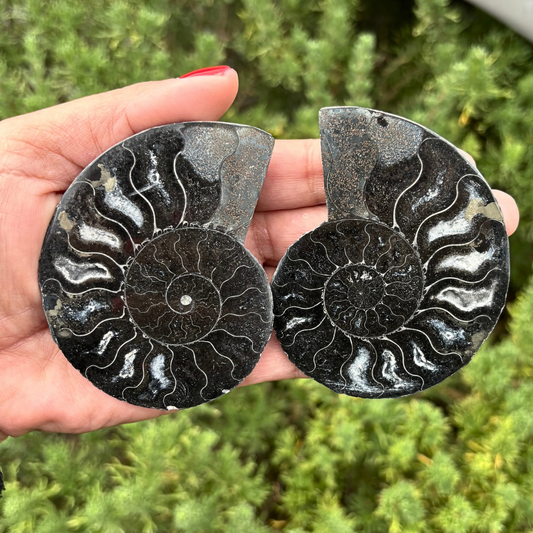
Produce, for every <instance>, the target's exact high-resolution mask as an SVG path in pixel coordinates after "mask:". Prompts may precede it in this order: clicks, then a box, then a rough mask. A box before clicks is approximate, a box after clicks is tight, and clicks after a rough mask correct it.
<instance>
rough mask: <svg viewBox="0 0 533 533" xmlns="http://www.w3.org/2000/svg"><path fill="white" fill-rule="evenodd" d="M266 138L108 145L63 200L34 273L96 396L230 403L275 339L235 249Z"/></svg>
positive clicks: (243, 129)
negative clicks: (224, 397) (227, 398)
mask: <svg viewBox="0 0 533 533" xmlns="http://www.w3.org/2000/svg"><path fill="white" fill-rule="evenodd" d="M272 148H273V138H272V137H271V136H270V135H269V134H267V133H265V132H263V131H261V130H258V129H256V128H252V127H249V126H240V125H236V124H235V125H234V124H226V123H214V122H191V123H182V124H172V125H168V126H162V127H159V128H153V129H150V130H147V131H145V132H142V133H139V134H137V135H135V136H133V137H130V138H129V139H127V140H125V141H124V142H122V143H120V144H118V145H116V146H115V147H113V148H111V149H110V150H108V151H107V152H105V153H104V154H103V155H102V156H100V157H99V158H98V159H97V160H95V161H94V162H93V163H92V164H91V165H89V166H88V167H87V168H86V169H85V170H84V171H83V172H82V173H81V174H80V175H79V176H78V177H77V178H76V179H75V180H74V182H73V183H72V185H71V186H70V187H69V189H68V190H67V192H66V193H65V194H64V196H63V198H62V200H61V203H60V204H59V206H58V208H57V210H56V213H55V215H54V217H53V219H52V221H51V223H50V226H49V228H48V232H47V235H46V238H45V241H44V244H43V249H42V252H41V259H40V264H39V283H40V286H41V293H42V298H43V306H44V310H45V314H46V318H47V320H48V323H49V326H50V330H51V333H52V336H53V338H54V340H55V341H56V343H57V344H58V346H59V348H60V349H61V350H62V351H63V353H64V354H65V356H66V357H67V358H68V359H69V361H70V362H71V363H72V364H73V365H74V366H75V367H76V368H77V369H78V370H79V371H80V372H81V373H82V374H83V375H84V376H85V377H86V378H87V379H89V380H90V381H91V382H92V383H93V384H94V385H96V386H97V387H99V388H100V389H102V390H103V391H105V392H106V393H108V394H110V395H112V396H114V397H116V398H118V399H121V400H125V401H127V402H129V403H132V404H135V405H141V406H144V407H152V408H158V409H178V408H184V407H191V406H194V405H197V404H200V403H203V402H206V401H209V400H212V399H214V398H217V397H218V396H220V395H222V394H225V393H227V392H229V391H230V390H231V389H232V388H233V387H235V386H236V385H238V384H239V383H240V382H241V381H242V380H243V379H244V377H246V376H247V375H248V374H249V373H250V372H251V371H252V369H253V368H254V366H255V365H256V363H257V362H258V360H259V357H260V354H261V352H262V350H263V348H264V346H265V344H266V343H267V341H268V339H269V337H270V334H271V327H272V298H271V293H270V289H269V286H268V280H267V278H266V275H265V272H264V270H263V269H262V268H261V266H260V265H259V264H258V263H257V261H256V260H255V258H254V257H253V256H252V255H251V254H250V253H249V252H248V251H247V250H246V249H245V248H244V246H243V242H244V237H245V235H246V231H247V230H248V226H249V224H250V220H251V217H252V215H253V211H254V208H255V205H256V203H257V199H258V196H259V192H260V189H261V185H262V182H263V179H264V177H265V173H266V169H267V166H268V162H269V160H270V155H271V152H272Z"/></svg>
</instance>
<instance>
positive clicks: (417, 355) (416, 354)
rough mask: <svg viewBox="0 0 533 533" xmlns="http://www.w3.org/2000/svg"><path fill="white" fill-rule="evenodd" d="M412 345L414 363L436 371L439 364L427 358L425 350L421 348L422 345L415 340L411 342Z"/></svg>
mask: <svg viewBox="0 0 533 533" xmlns="http://www.w3.org/2000/svg"><path fill="white" fill-rule="evenodd" d="M411 346H412V348H413V362H414V364H415V365H417V366H420V367H422V368H425V369H426V370H429V371H430V372H436V371H437V366H436V365H434V364H433V363H431V362H430V361H428V360H427V359H426V357H425V355H424V352H423V351H422V350H421V349H420V347H419V346H418V345H417V344H415V343H414V342H411Z"/></svg>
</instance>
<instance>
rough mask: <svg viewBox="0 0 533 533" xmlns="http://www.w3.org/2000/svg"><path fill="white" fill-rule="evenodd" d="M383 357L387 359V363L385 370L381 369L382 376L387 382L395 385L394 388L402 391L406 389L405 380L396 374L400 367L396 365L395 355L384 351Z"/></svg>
mask: <svg viewBox="0 0 533 533" xmlns="http://www.w3.org/2000/svg"><path fill="white" fill-rule="evenodd" d="M382 355H383V358H384V359H385V362H384V364H383V368H382V369H381V375H382V376H383V377H384V378H385V379H386V380H388V381H392V382H393V383H394V385H393V388H395V389H401V388H403V387H405V385H406V383H404V380H403V379H402V378H401V377H400V376H398V374H396V370H397V369H398V365H397V363H396V359H395V358H394V354H393V353H392V352H391V351H390V350H383V352H382Z"/></svg>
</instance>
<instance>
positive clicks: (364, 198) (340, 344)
mask: <svg viewBox="0 0 533 533" xmlns="http://www.w3.org/2000/svg"><path fill="white" fill-rule="evenodd" d="M320 134H321V145H322V159H323V161H322V162H323V168H324V186H325V191H326V200H327V206H328V221H327V222H326V223H324V224H323V225H321V226H320V227H318V228H317V229H315V230H314V231H311V232H310V233H307V234H305V235H304V236H303V237H301V238H300V239H299V240H298V241H297V242H296V243H294V244H293V245H292V246H291V247H290V248H289V249H288V250H287V252H286V254H285V255H284V257H283V258H282V260H281V262H280V263H279V266H278V268H277V270H276V272H275V275H274V277H273V280H272V284H271V287H272V294H273V299H274V330H275V332H276V335H277V338H278V339H279V341H280V343H281V346H282V348H283V350H284V351H285V352H286V353H287V355H288V356H289V359H290V360H291V361H292V362H293V363H294V364H295V365H296V366H297V367H298V368H299V369H300V370H301V371H302V372H304V373H305V374H306V375H308V376H310V377H312V378H314V379H315V380H316V381H318V382H320V383H322V384H323V385H326V386H327V387H329V388H330V389H332V390H333V391H336V392H338V393H343V394H348V395H352V396H358V397H364V398H380V397H381V398H386V397H397V396H404V395H407V394H413V393H416V392H418V391H421V390H424V389H427V388H428V387H431V386H433V385H435V384H437V383H439V382H441V381H442V380H444V379H445V378H447V377H448V376H450V375H451V374H453V373H454V372H456V371H457V370H459V369H460V368H461V367H463V366H464V365H465V364H467V363H468V362H469V361H470V360H471V358H472V356H473V355H474V354H475V352H476V351H477V350H478V349H479V347H480V346H481V344H482V343H483V341H484V340H485V339H486V338H487V337H488V335H489V333H490V332H491V331H492V329H493V328H494V326H495V324H496V322H497V320H498V318H499V316H500V313H501V311H502V309H503V307H504V305H505V298H506V293H507V287H508V283H509V245H508V238H507V233H506V229H505V226H504V223H503V219H502V214H501V212H500V209H499V207H498V205H497V203H496V201H495V199H494V197H493V195H492V192H491V189H490V187H489V186H488V184H487V183H486V181H485V180H484V179H483V177H482V176H481V174H480V173H479V172H478V171H477V170H476V169H475V168H474V167H473V166H472V165H471V164H470V163H469V162H468V161H467V160H466V159H465V157H464V156H463V155H462V154H461V153H460V152H459V151H458V150H457V149H456V148H455V147H454V146H452V145H451V144H450V143H449V142H447V141H445V140H444V139H442V138H441V137H439V136H437V135H436V134H434V133H432V132H431V131H429V130H428V129H426V128H424V127H422V126H420V125H418V124H415V123H413V122H411V121H409V120H406V119H403V118H400V117H397V116H394V115H390V114H387V113H383V112H379V111H374V110H370V109H364V108H357V107H338V108H325V109H322V110H321V112H320Z"/></svg>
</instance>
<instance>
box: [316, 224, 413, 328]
mask: <svg viewBox="0 0 533 533" xmlns="http://www.w3.org/2000/svg"><path fill="white" fill-rule="evenodd" d="M347 224H349V223H348V222H347ZM350 225H352V226H355V228H359V231H361V232H363V234H364V235H365V236H367V239H368V241H367V242H366V244H365V246H364V247H363V248H362V249H360V250H359V251H360V254H357V253H356V252H355V250H354V251H353V252H352V254H351V258H352V259H354V262H352V261H351V260H350V261H349V262H348V263H347V264H343V265H342V266H340V267H339V268H337V270H335V271H334V272H333V274H332V275H331V277H330V278H329V279H328V280H327V281H326V284H325V288H324V296H323V299H324V308H325V310H326V313H327V315H328V317H329V319H330V321H331V322H332V324H334V325H335V326H338V327H339V328H341V329H342V330H343V331H344V332H346V333H348V334H349V335H356V336H362V337H379V336H381V335H385V334H387V333H391V332H392V331H394V330H396V329H398V328H399V327H401V326H402V325H403V324H404V323H405V322H406V321H407V320H408V319H409V318H410V317H411V316H412V315H413V313H414V312H415V311H416V308H417V307H418V304H419V302H420V300H421V298H422V290H423V283H422V280H423V273H422V266H421V264H420V260H419V258H418V254H417V253H416V251H415V250H414V249H413V248H412V246H411V245H410V244H409V243H408V242H407V241H406V240H405V239H403V238H402V237H401V236H400V235H398V234H397V233H396V232H394V231H393V230H391V229H390V228H387V227H386V226H384V225H383V224H377V223H373V222H367V221H365V222H361V221H359V222H355V221H354V222H353V223H352V224H350ZM334 228H336V230H335V231H338V226H336V225H333V226H331V230H332V231H333V229H334ZM344 231H347V232H348V233H349V232H350V230H346V229H345V230H344ZM352 231H353V230H352ZM322 242H324V241H322Z"/></svg>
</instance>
